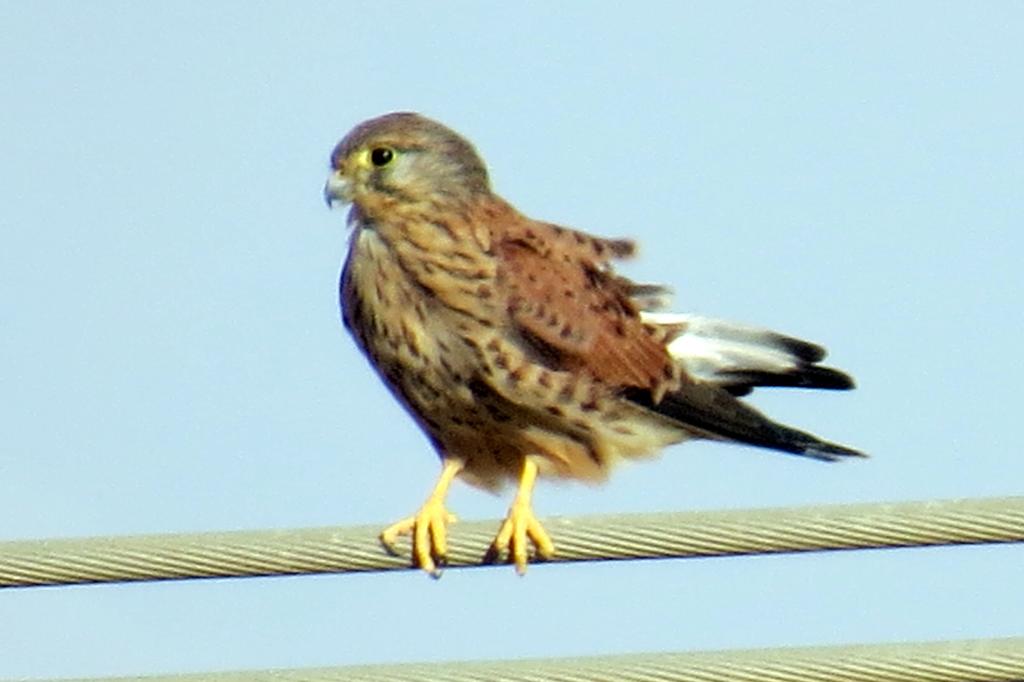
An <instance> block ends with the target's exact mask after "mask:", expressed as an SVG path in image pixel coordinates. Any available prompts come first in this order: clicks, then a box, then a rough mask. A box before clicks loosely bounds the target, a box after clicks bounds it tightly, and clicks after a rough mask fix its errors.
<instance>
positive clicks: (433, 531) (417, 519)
mask: <svg viewBox="0 0 1024 682" xmlns="http://www.w3.org/2000/svg"><path fill="white" fill-rule="evenodd" d="M456 521H458V519H457V518H456V516H455V515H454V514H452V513H451V512H449V511H448V510H447V509H445V507H444V503H443V502H442V501H440V500H433V499H431V500H428V501H427V502H426V503H425V504H424V505H423V506H422V507H420V510H419V511H418V512H416V515H415V516H410V517H408V518H405V519H402V520H401V521H399V522H397V523H394V524H392V525H390V526H388V527H387V528H385V529H384V531H383V532H381V534H380V542H381V544H382V545H384V547H385V549H387V551H388V552H390V553H391V554H395V555H397V554H398V553H399V552H398V550H397V548H396V543H397V541H398V538H399V537H401V536H403V535H410V536H412V560H413V565H414V566H417V567H419V568H422V569H423V570H424V571H426V572H427V573H429V574H430V575H431V576H433V577H435V578H440V577H441V567H442V566H444V565H445V564H446V563H447V558H448V526H449V525H450V524H453V523H455V522H456Z"/></svg>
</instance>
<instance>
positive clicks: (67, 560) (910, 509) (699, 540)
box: [0, 497, 1024, 587]
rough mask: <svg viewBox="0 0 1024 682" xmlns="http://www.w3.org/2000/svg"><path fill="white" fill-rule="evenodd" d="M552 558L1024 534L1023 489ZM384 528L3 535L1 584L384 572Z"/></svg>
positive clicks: (592, 520)
mask: <svg viewBox="0 0 1024 682" xmlns="http://www.w3.org/2000/svg"><path fill="white" fill-rule="evenodd" d="M498 525H499V524H498V522H496V521H495V522H491V521H488V522H471V523H459V524H456V525H454V526H452V528H451V533H450V536H449V560H448V565H449V567H460V566H479V565H481V562H482V560H483V557H484V556H485V554H486V552H487V548H488V546H489V543H490V542H491V540H492V539H493V536H494V533H495V532H496V531H497V528H498ZM545 526H546V528H547V529H548V531H549V532H550V533H551V536H552V538H553V539H554V541H555V545H556V555H555V558H554V561H596V560H610V559H642V558H666V557H693V556H720V555H742V554H762V553H777V552H806V551H820V550H836V549H864V548H881V547H909V546H928V545H952V544H980V543H996V542H1022V541H1024V497H1003V498H992V499H980V500H946V501H932V502H901V503H885V504H856V505H841V506H826V507H803V508H791V509H754V510H744V511H710V512H676V513H666V514H630V515H616V516H592V517H581V518H558V517H556V518H553V519H548V520H546V521H545ZM379 530H380V528H379V527H376V526H372V527H370V526H362V527H350V528H318V529H307V530H279V531H265V530H264V531H238V532H226V533H199V534H181V535H148V536H126V537H100V538H85V539H59V540H28V541H14V542H3V543H0V587H25V586H35V585H59V584H76V583H96V582H124V581H136V580H171V579H182V578H212V577H242V576H258V575H288V574H298V573H331V572H342V573H343V572H357V571H382V570H394V569H404V568H408V567H409V561H410V560H409V548H408V544H407V543H406V544H405V545H404V546H402V547H401V548H400V549H401V552H400V556H392V555H390V554H388V553H387V552H385V551H384V550H383V549H382V547H381V545H380V543H379V542H378V540H377V534H378V532H379Z"/></svg>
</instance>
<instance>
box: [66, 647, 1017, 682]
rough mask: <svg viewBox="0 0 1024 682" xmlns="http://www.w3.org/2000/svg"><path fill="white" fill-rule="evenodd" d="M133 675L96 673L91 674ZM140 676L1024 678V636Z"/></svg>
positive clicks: (314, 680)
mask: <svg viewBox="0 0 1024 682" xmlns="http://www.w3.org/2000/svg"><path fill="white" fill-rule="evenodd" d="M125 679H126V678H105V679H104V680H101V679H100V678H93V679H91V680H89V682H115V680H122V681H123V680H125ZM133 679H141V680H144V681H145V682H242V681H243V680H246V681H253V682H299V681H300V680H301V681H302V682H328V681H333V680H346V681H348V682H384V681H387V682H406V681H408V682H434V681H438V682H440V681H442V680H443V681H444V682H491V681H492V680H501V681H502V682H547V681H552V682H553V681H557V682H655V681H657V682H671V681H682V680H686V681H688V682H689V681H696V682H711V681H712V680H714V681H716V682H717V681H720V680H721V681H725V680H728V681H730V682H733V681H736V680H739V681H740V682H744V681H745V682H897V681H898V682H912V681H916V680H928V681H929V682H960V681H966V680H988V681H990V682H992V681H996V680H1021V679H1024V638H1021V637H1016V638H1008V639H989V640H968V641H959V642H926V643H912V644H861V645H854V646H826V647H807V648H785V649H747V650H740V651H709V652H694V653H664V654H631V655H627V656H595V657H591V658H559V659H532V660H519V661H496V662H474V663H418V664H401V665H367V666H348V667H341V668H305V669H294V670H260V671H248V672H230V673H206V674H190V675H167V676H153V677H150V676H147V677H143V678H133ZM61 682H73V681H72V680H61ZM78 682H86V681H85V680H79V681H78Z"/></svg>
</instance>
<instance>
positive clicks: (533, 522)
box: [491, 457, 555, 575]
mask: <svg viewBox="0 0 1024 682" xmlns="http://www.w3.org/2000/svg"><path fill="white" fill-rule="evenodd" d="M536 481H537V463H536V462H535V461H534V460H533V459H532V458H531V457H527V458H526V459H525V460H524V461H523V471H522V474H521V475H520V476H519V489H518V490H517V491H516V496H515V498H514V499H513V500H512V505H511V506H510V507H509V508H508V516H506V517H505V521H504V522H503V523H502V524H501V529H500V530H499V531H498V535H497V537H495V538H494V544H493V546H492V548H491V549H492V552H493V553H494V554H495V555H496V556H501V555H502V554H504V552H505V550H506V549H507V550H509V554H510V558H511V559H512V562H513V563H514V564H515V565H516V573H518V574H519V575H524V574H525V573H526V564H527V558H528V552H527V544H526V543H527V539H529V540H530V541H531V542H532V543H533V546H534V547H536V548H537V556H539V557H541V558H544V559H549V558H551V557H552V556H553V555H554V553H555V545H554V543H553V542H551V538H550V537H549V536H548V533H547V531H546V530H544V526H542V525H541V524H540V521H538V520H537V517H536V516H534V515H533V507H532V504H531V500H532V498H533V485H534V483H535V482H536Z"/></svg>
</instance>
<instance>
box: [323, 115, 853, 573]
mask: <svg viewBox="0 0 1024 682" xmlns="http://www.w3.org/2000/svg"><path fill="white" fill-rule="evenodd" d="M324 193H325V198H326V199H327V202H328V204H333V203H334V202H336V201H337V202H342V203H346V204H347V203H351V204H352V209H351V211H350V212H349V214H348V224H349V225H350V226H351V228H352V230H353V231H352V236H351V243H350V247H349V253H348V258H347V260H346V261H345V265H344V269H343V271H342V274H341V284H340V298H341V306H342V311H343V318H344V321H345V325H346V326H347V327H348V329H349V330H350V331H351V333H352V335H353V336H354V337H355V339H356V342H357V343H358V344H359V346H360V348H361V349H362V350H363V352H364V353H365V354H366V357H367V358H368V359H369V360H370V362H371V364H372V365H373V366H374V368H375V369H376V370H377V372H378V373H379V374H380V376H381V377H382V378H383V380H384V382H385V383H386V384H387V386H388V388H389V389H390V390H391V392H392V393H393V394H394V395H395V397H396V398H397V399H398V400H399V401H400V402H401V403H402V405H404V406H405V408H406V409H407V410H408V412H409V413H410V414H411V415H412V417H413V418H414V419H415V420H416V421H417V423H418V424H419V425H420V427H421V428H422V429H423V430H424V432H425V433H426V434H427V436H428V437H429V439H430V440H431V442H432V443H433V445H434V447H435V448H436V450H437V453H438V455H439V456H440V458H441V476H440V479H439V480H438V482H437V484H436V486H435V487H434V489H433V492H431V494H430V495H429V497H428V498H427V500H426V502H425V503H424V504H423V506H422V507H421V508H420V510H419V511H418V512H417V513H416V514H415V515H414V516H411V517H409V518H407V519H404V520H402V521H399V522H398V523H396V524H394V525H392V526H390V527H389V528H387V529H386V530H384V531H383V532H382V533H381V540H382V542H383V543H384V544H385V545H386V546H388V547H389V548H392V549H393V547H394V542H395V540H396V539H397V537H398V536H400V535H403V534H411V535H412V540H413V562H414V564H415V565H417V566H419V567H421V568H423V569H424V570H426V571H428V572H430V573H432V574H434V575H436V574H437V570H438V569H437V567H438V565H439V564H441V563H443V561H444V558H445V551H446V528H447V525H448V524H449V523H451V522H453V521H454V517H453V516H452V515H451V514H449V513H448V511H447V509H446V508H445V498H446V495H447V491H448V488H449V486H450V484H451V483H452V481H453V480H454V479H456V478H461V479H463V480H465V481H467V482H469V483H470V484H473V485H476V486H480V487H483V488H486V489H490V490H493V491H497V490H498V489H499V488H500V487H501V486H502V484H504V483H506V482H508V481H511V480H517V481H518V490H517V492H516V494H515V497H514V499H513V501H512V504H511V506H510V507H509V511H508V515H507V516H506V518H505V520H504V522H503V524H502V525H501V528H500V530H499V531H498V534H497V537H496V538H495V540H494V543H493V547H492V552H493V553H494V555H495V556H499V557H500V556H504V554H505V553H506V552H508V554H509V555H510V559H511V561H512V562H513V563H514V564H515V566H516V570H517V571H518V572H519V573H520V574H521V573H523V572H525V570H526V566H527V560H528V556H529V544H530V543H532V544H533V546H534V548H535V550H536V554H537V555H538V556H540V557H542V558H545V557H550V556H551V555H552V553H553V552H554V546H553V544H552V542H551V539H550V538H549V536H548V534H547V533H546V532H545V530H544V528H543V526H541V524H540V523H539V522H538V520H537V519H536V517H535V516H534V514H533V511H532V507H531V496H532V493H533V487H534V482H535V481H536V479H537V477H538V476H542V477H560V478H571V479H578V480H582V481H589V482H597V481H601V480H603V479H605V478H606V477H607V475H608V472H609V471H610V469H611V468H612V465H613V464H615V462H616V461H618V460H620V459H633V458H638V457H643V456H645V455H651V454H654V453H656V452H657V451H659V450H661V449H662V448H663V447H665V446H667V445H671V444H673V443H678V442H680V441H684V440H687V439H691V438H710V439H715V440H722V441H733V442H738V443H745V444H748V445H754V446H758V447H762V448H770V449H773V450H778V451H781V452H787V453H792V454H797V455H804V456H807V457H811V458H814V459H819V460H836V459H840V458H843V457H847V456H854V455H856V456H862V453H860V452H858V451H857V450H854V449H852V448H848V447H845V446H843V445H838V444H836V443H831V442H828V441H826V440H822V439H821V438H818V437H817V436H815V435H812V434H810V433H807V432H804V431H799V430H797V429H794V428H791V427H789V426H785V425H783V424H779V423H776V422H773V421H771V420H770V419H769V418H767V417H766V416H764V415H763V414H761V413H760V412H758V411H757V410H755V409H753V408H752V407H750V406H749V405H747V404H745V403H744V402H742V401H740V400H739V399H738V397H739V396H743V395H745V394H747V393H749V392H750V391H751V390H752V389H754V388H756V387H760V386H796V387H801V388H824V389H849V388H852V387H853V380H852V379H851V378H850V377H849V376H848V375H847V374H844V373H843V372H841V371H839V370H836V369H833V368H830V367H824V366H822V365H820V364H818V363H819V362H820V361H821V360H822V359H823V358H824V356H825V350H824V349H823V348H822V347H820V346H818V345H815V344H813V343H808V342H806V341H801V340H799V339H795V338H791V337H789V336H783V335H781V334H777V333H775V332H771V331H767V330H764V329H759V328H755V327H750V326H746V325H740V324H733V323H729V322H723V321H719V320H713V319H708V318H705V317H699V316H696V315H686V314H671V313H663V312H657V308H658V307H659V304H660V303H661V302H663V300H664V298H665V297H666V294H667V290H666V289H664V288H662V287H659V286H653V285H646V284H638V283H635V282H632V281H630V280H629V279H626V278H625V277H622V276H620V275H618V274H616V273H615V271H614V269H613V267H612V263H613V261H615V260H616V259H621V258H625V257H628V256H631V255H632V254H633V252H634V245H633V242H632V241H629V240H626V239H604V238H601V237H595V236H592V235H589V234H586V233H584V232H579V231H576V230H572V229H569V228H566V227H560V226H558V225H552V224H550V223H544V222H539V221H536V220H532V219H530V218H527V217H526V216H524V215H523V214H521V213H519V212H518V211H517V210H516V209H515V208H513V207H512V206H511V205H510V204H509V203H508V202H506V201H504V200H503V199H502V198H500V197H499V196H497V195H496V194H494V193H493V192H492V191H491V186H490V181H489V179H488V175H487V169H486V167H485V165H484V162H483V161H482V160H481V158H480V156H479V155H478V154H477V152H476V150H475V149H474V148H473V146H472V145H471V144H470V143H469V142H467V141H466V140H465V139H463V138H462V137H460V136H459V135H458V134H457V133H455V132H454V131H452V130H450V129H448V128H447V127H445V126H443V125H441V124H440V123H437V122H435V121H432V120H430V119H427V118H424V117H423V116H420V115H418V114H414V113H393V114H387V115H385V116H381V117H379V118H374V119H371V120H369V121H366V122H364V123H361V124H360V125H358V126H356V127H355V128H354V129H353V130H352V131H351V132H350V133H349V134H348V135H347V136H346V137H345V138H344V139H343V140H342V141H341V142H339V143H338V145H337V146H336V147H335V148H334V151H333V153H332V154H331V172H330V176H329V177H328V180H327V184H326V186H325V188H324Z"/></svg>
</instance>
